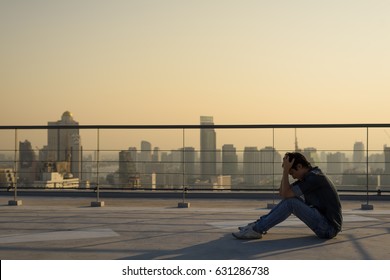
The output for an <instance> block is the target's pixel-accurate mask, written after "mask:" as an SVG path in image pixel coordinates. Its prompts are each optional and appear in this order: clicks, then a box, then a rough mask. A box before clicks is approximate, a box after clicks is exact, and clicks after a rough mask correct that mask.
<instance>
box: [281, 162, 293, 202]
mask: <svg viewBox="0 0 390 280" xmlns="http://www.w3.org/2000/svg"><path fill="white" fill-rule="evenodd" d="M293 163H294V159H293V160H292V161H291V162H290V161H289V158H288V156H285V157H284V158H283V165H282V168H283V176H282V181H281V182H280V189H279V194H280V196H281V197H283V198H288V197H294V196H295V194H294V192H293V191H292V189H291V185H290V181H289V180H288V176H289V171H290V169H291V167H292V165H293Z"/></svg>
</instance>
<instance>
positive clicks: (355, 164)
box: [352, 142, 366, 171]
mask: <svg viewBox="0 0 390 280" xmlns="http://www.w3.org/2000/svg"><path fill="white" fill-rule="evenodd" d="M364 151H365V150H364V143H363V142H355V144H354V145H353V156H352V168H353V169H355V170H356V171H359V170H364V169H365V168H366V166H365V165H366V164H365V162H364V160H365V158H366V157H365V154H364Z"/></svg>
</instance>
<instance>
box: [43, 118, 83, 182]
mask: <svg viewBox="0 0 390 280" xmlns="http://www.w3.org/2000/svg"><path fill="white" fill-rule="evenodd" d="M57 125H61V126H68V125H69V126H78V125H79V123H78V122H76V121H75V120H74V119H73V115H72V113H70V112H69V111H66V112H64V113H63V114H62V117H61V120H59V121H56V122H48V126H57ZM47 136H48V137H47V143H48V145H47V151H48V153H47V158H46V160H49V161H57V162H58V161H62V162H68V163H69V170H68V172H70V173H72V175H73V176H74V177H76V178H80V179H81V171H82V170H81V166H82V147H81V141H80V140H81V139H80V133H79V129H78V128H70V129H48V132H47Z"/></svg>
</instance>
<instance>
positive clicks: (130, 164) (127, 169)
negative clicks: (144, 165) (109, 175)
mask: <svg viewBox="0 0 390 280" xmlns="http://www.w3.org/2000/svg"><path fill="white" fill-rule="evenodd" d="M136 160H137V149H136V148H129V149H128V150H127V151H120V152H119V187H131V188H134V187H138V186H139V176H138V174H137V170H136Z"/></svg>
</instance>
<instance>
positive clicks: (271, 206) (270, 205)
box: [267, 127, 276, 209]
mask: <svg viewBox="0 0 390 280" xmlns="http://www.w3.org/2000/svg"><path fill="white" fill-rule="evenodd" d="M275 205H276V204H275V128H274V127H273V128H272V203H268V204H267V208H268V209H272V208H274V207H275Z"/></svg>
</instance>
